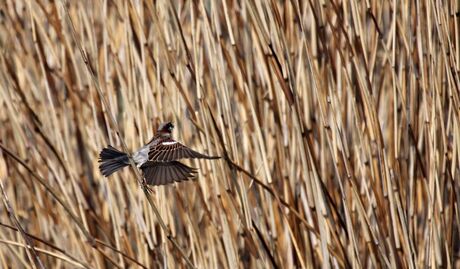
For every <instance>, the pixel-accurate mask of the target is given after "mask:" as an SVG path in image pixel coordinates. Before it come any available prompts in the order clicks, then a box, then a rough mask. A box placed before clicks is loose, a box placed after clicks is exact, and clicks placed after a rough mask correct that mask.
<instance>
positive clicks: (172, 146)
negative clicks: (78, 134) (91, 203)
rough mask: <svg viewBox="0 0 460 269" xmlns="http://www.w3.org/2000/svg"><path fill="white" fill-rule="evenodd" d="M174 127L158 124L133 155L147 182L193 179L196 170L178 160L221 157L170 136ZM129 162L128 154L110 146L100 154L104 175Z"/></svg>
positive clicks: (101, 168)
mask: <svg viewBox="0 0 460 269" xmlns="http://www.w3.org/2000/svg"><path fill="white" fill-rule="evenodd" d="M173 129H174V125H173V124H172V123H171V122H166V123H163V124H161V125H160V127H159V128H158V130H157V132H156V134H155V136H154V137H153V138H152V139H151V140H150V141H149V142H148V143H147V144H145V146H143V147H141V148H140V149H139V150H137V151H136V152H135V153H134V154H133V156H132V158H133V160H134V162H135V163H136V165H137V167H139V168H140V169H141V170H142V173H143V176H144V178H145V182H146V183H147V184H149V185H166V184H169V183H173V182H174V181H177V182H180V181H184V180H189V179H192V178H194V177H195V175H196V173H197V169H196V168H192V167H189V166H187V165H185V164H183V163H181V162H179V160H180V159H194V158H201V159H219V158H220V157H217V156H207V155H205V154H201V153H199V152H196V151H194V150H192V149H190V148H188V147H186V146H184V145H182V144H181V143H179V142H177V141H176V140H174V139H172V136H171V133H172V131H173ZM128 165H129V156H128V154H127V153H125V152H122V151H119V150H117V149H116V148H114V147H112V146H110V145H109V146H107V147H106V148H104V149H103V150H102V151H101V153H99V170H100V171H101V173H102V174H103V175H104V176H106V177H108V176H110V175H111V174H112V173H114V172H116V171H118V170H120V169H121V168H123V167H125V166H128Z"/></svg>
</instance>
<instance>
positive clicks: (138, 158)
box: [133, 145, 150, 166]
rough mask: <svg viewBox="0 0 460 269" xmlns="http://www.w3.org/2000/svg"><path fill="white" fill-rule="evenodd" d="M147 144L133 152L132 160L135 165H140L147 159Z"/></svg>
mask: <svg viewBox="0 0 460 269" xmlns="http://www.w3.org/2000/svg"><path fill="white" fill-rule="evenodd" d="M149 148H150V147H149V146H148V145H145V146H143V147H142V148H140V149H139V150H138V151H136V152H135V153H134V154H133V160H134V162H135V163H136V164H137V166H141V165H142V164H143V163H145V162H146V161H148V159H149Z"/></svg>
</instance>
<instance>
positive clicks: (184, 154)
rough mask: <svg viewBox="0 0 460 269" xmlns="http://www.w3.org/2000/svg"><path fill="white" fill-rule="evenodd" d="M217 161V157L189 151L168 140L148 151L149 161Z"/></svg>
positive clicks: (179, 144)
mask: <svg viewBox="0 0 460 269" xmlns="http://www.w3.org/2000/svg"><path fill="white" fill-rule="evenodd" d="M192 158H200V159H219V158H220V157H217V156H208V155H205V154H202V153H199V152H196V151H194V150H193V149H190V148H188V147H186V146H184V145H182V144H181V143H179V142H177V141H175V140H173V139H168V140H165V141H162V142H160V143H158V144H156V145H152V146H151V147H150V151H149V161H154V162H170V161H175V160H180V159H192Z"/></svg>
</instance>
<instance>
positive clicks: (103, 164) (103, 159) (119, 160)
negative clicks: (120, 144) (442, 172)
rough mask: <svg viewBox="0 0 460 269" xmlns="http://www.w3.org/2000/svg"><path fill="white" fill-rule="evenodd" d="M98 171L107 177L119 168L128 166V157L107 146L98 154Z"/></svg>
mask: <svg viewBox="0 0 460 269" xmlns="http://www.w3.org/2000/svg"><path fill="white" fill-rule="evenodd" d="M99 163H100V164H99V170H100V171H101V173H102V174H103V175H104V176H106V177H108V176H110V175H111V174H113V173H114V172H116V171H118V170H120V169H121V168H123V167H125V166H128V165H129V157H128V154H126V153H125V152H122V151H119V150H118V149H116V148H114V147H112V146H110V145H108V146H107V147H106V148H104V149H102V151H101V153H99Z"/></svg>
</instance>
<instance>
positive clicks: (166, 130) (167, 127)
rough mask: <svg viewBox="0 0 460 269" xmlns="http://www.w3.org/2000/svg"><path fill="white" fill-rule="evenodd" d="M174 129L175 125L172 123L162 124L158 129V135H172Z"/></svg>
mask: <svg viewBox="0 0 460 269" xmlns="http://www.w3.org/2000/svg"><path fill="white" fill-rule="evenodd" d="M173 129H174V125H173V124H172V122H170V121H168V122H164V123H162V124H160V127H158V133H160V134H171V133H172V131H173Z"/></svg>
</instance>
